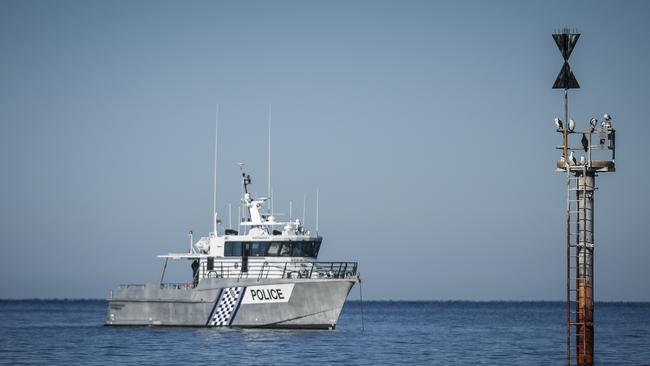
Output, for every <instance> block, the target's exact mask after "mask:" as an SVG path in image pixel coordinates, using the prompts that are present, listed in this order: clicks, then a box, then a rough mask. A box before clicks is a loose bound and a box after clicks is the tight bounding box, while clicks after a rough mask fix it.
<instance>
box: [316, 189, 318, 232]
mask: <svg viewBox="0 0 650 366" xmlns="http://www.w3.org/2000/svg"><path fill="white" fill-rule="evenodd" d="M316 236H318V187H316Z"/></svg>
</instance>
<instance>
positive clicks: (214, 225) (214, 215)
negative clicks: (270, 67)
mask: <svg viewBox="0 0 650 366" xmlns="http://www.w3.org/2000/svg"><path fill="white" fill-rule="evenodd" d="M218 144H219V104H217V111H216V116H215V122H214V186H213V199H212V232H214V235H217V147H218Z"/></svg>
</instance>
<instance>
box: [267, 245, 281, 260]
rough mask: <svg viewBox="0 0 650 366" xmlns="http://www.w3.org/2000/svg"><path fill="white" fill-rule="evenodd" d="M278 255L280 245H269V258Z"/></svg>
mask: <svg viewBox="0 0 650 366" xmlns="http://www.w3.org/2000/svg"><path fill="white" fill-rule="evenodd" d="M279 254H280V243H271V244H270V245H269V250H268V251H267V255H268V256H269V257H277V256H278V255H279Z"/></svg>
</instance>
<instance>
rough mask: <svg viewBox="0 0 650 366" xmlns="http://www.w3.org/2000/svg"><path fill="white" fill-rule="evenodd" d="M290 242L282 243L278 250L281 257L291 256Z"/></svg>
mask: <svg viewBox="0 0 650 366" xmlns="http://www.w3.org/2000/svg"><path fill="white" fill-rule="evenodd" d="M292 246H293V244H292V243H282V249H281V250H280V256H281V257H291V247H292Z"/></svg>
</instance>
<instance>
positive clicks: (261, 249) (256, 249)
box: [250, 243, 269, 257]
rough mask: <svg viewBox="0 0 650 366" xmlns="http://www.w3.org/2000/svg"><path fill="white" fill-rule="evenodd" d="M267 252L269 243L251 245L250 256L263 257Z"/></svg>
mask: <svg viewBox="0 0 650 366" xmlns="http://www.w3.org/2000/svg"><path fill="white" fill-rule="evenodd" d="M268 250H269V243H251V250H250V256H253V257H264V256H266V253H267V252H268Z"/></svg>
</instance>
